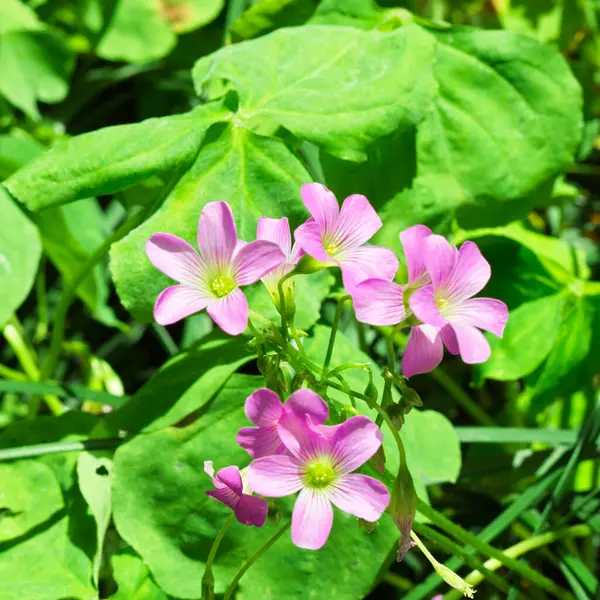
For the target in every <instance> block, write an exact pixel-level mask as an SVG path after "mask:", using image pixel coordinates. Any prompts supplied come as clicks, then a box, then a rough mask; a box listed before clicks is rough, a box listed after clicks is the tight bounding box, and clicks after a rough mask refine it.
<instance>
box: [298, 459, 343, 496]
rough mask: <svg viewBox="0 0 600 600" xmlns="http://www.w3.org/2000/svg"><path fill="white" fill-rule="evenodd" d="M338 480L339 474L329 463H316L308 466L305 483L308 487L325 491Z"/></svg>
mask: <svg viewBox="0 0 600 600" xmlns="http://www.w3.org/2000/svg"><path fill="white" fill-rule="evenodd" d="M336 479H337V473H336V471H335V469H334V468H333V466H332V465H331V464H329V463H328V462H324V461H319V460H317V461H314V462H310V463H308V464H307V465H306V468H305V472H304V482H305V484H306V487H309V488H313V489H318V490H320V489H323V488H326V487H328V486H329V485H331V484H332V483H333V482H334V481H335V480H336Z"/></svg>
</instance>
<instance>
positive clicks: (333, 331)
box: [321, 296, 352, 380]
mask: <svg viewBox="0 0 600 600" xmlns="http://www.w3.org/2000/svg"><path fill="white" fill-rule="evenodd" d="M351 299H352V296H342V297H341V298H340V299H339V300H338V305H337V308H336V309H335V316H334V317H333V323H332V324H331V333H330V334H329V344H328V345H327V354H325V361H324V362H323V372H322V374H321V380H323V379H325V377H326V376H327V370H328V369H329V363H330V362H331V357H332V356H333V347H334V345H335V336H336V334H337V330H338V327H339V324H340V319H341V318H342V311H343V309H344V302H346V300H351Z"/></svg>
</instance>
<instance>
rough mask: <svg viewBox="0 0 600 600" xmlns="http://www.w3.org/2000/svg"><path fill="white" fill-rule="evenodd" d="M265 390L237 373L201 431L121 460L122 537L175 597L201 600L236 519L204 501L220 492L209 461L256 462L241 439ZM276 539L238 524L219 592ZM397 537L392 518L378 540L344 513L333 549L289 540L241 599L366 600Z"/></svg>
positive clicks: (155, 439) (260, 567)
mask: <svg viewBox="0 0 600 600" xmlns="http://www.w3.org/2000/svg"><path fill="white" fill-rule="evenodd" d="M261 385H262V378H259V377H250V376H243V375H235V376H234V377H232V378H231V379H230V380H229V382H228V383H227V385H226V386H225V388H224V389H223V390H222V391H221V392H220V393H219V395H218V396H217V397H216V398H215V399H214V400H213V401H212V403H211V404H210V408H209V410H208V411H206V412H205V413H204V414H203V415H202V417H201V418H200V419H199V421H198V422H197V423H195V424H193V425H191V426H189V427H186V428H184V429H165V430H163V431H158V432H155V433H152V434H149V435H145V436H139V437H137V438H135V439H134V440H132V441H131V442H128V443H127V444H125V445H124V446H122V447H120V448H119V449H118V450H117V452H116V454H115V463H114V480H113V481H114V483H113V502H114V516H115V523H116V526H117V529H118V531H119V533H120V534H121V536H122V537H123V538H124V539H125V540H126V541H127V542H128V543H129V544H131V545H132V546H133V548H134V549H135V550H136V551H137V552H138V553H139V554H140V555H141V556H142V558H143V560H144V562H145V563H146V564H147V565H148V566H149V567H150V570H151V572H152V575H153V576H154V578H155V579H156V581H157V583H158V584H159V585H160V587H161V588H162V589H164V590H165V592H166V593H167V594H169V595H174V596H176V597H180V598H198V597H199V593H200V590H201V578H202V573H203V565H204V561H205V560H206V556H207V554H208V551H209V548H210V546H211V543H212V540H213V539H214V537H215V535H216V533H217V531H218V530H219V528H220V527H221V526H222V524H223V523H224V521H225V520H226V519H227V518H228V516H229V514H230V512H229V510H228V509H227V508H226V507H224V506H223V505H222V504H219V503H218V502H215V501H214V500H212V499H211V498H207V497H206V496H205V495H204V493H203V492H204V491H207V490H209V489H211V487H212V485H211V481H210V478H209V477H208V476H207V475H206V474H205V473H204V470H203V469H204V461H205V460H211V459H213V460H214V461H215V467H217V468H222V467H224V466H227V465H231V464H237V465H239V466H240V467H242V466H244V465H246V464H248V463H249V462H250V458H249V457H248V455H247V454H246V452H245V451H244V450H242V448H241V447H240V446H238V445H237V444H236V442H235V436H236V433H237V431H238V429H239V428H240V427H243V426H247V425H248V420H247V419H246V417H245V415H244V411H243V405H244V401H245V399H246V397H247V396H248V395H249V394H250V393H252V392H253V391H254V390H256V389H257V388H258V387H261ZM278 506H279V507H280V510H281V511H282V513H283V517H282V519H287V518H289V511H290V506H291V502H289V501H278ZM283 522H285V521H283V520H282V523H283ZM275 531H276V527H275V526H273V525H271V524H267V525H265V526H264V527H263V528H260V529H256V528H249V527H245V526H243V525H240V524H239V523H234V524H233V525H232V526H231V528H230V529H229V531H228V533H227V535H226V536H225V538H224V540H223V542H222V544H221V548H220V551H219V553H218V554H217V557H216V562H215V568H214V574H215V579H216V590H217V592H218V593H221V592H223V590H224V588H225V586H226V585H228V584H229V582H230V581H231V579H232V578H233V576H234V575H235V574H236V572H237V571H238V570H239V568H240V567H241V566H242V564H243V563H244V562H245V561H246V560H247V559H248V558H249V557H250V556H251V555H252V554H253V553H254V552H256V550H258V549H259V548H260V547H261V546H262V545H263V544H264V543H265V542H266V541H267V539H269V538H270V537H272V536H273V535H274V533H275ZM397 537H398V536H397V530H396V528H395V526H394V525H393V524H392V522H391V520H390V519H388V518H387V515H384V517H383V518H382V520H381V522H380V524H379V526H378V527H377V528H376V530H375V532H373V533H372V534H367V533H366V532H365V531H364V530H363V529H361V528H360V527H359V526H358V524H357V522H356V519H355V518H353V517H349V516H348V515H344V514H342V513H341V512H340V511H336V514H335V519H334V525H333V531H332V534H331V537H330V539H329V542H328V543H327V544H326V545H325V547H324V548H323V549H321V550H320V551H319V552H308V551H306V550H301V549H299V548H296V547H295V546H293V544H292V543H291V540H290V537H289V533H287V534H286V535H284V537H283V538H282V539H281V540H279V541H278V542H277V547H276V548H274V549H273V550H272V551H270V552H268V553H266V554H265V555H264V556H263V557H261V559H260V561H258V562H257V563H256V565H255V566H254V567H253V568H252V569H250V571H248V573H247V574H246V575H245V576H244V579H243V580H242V581H241V583H240V592H239V593H238V596H239V597H242V598H305V597H306V596H307V595H308V596H309V597H310V596H315V597H316V596H319V597H333V596H335V597H336V598H340V599H341V600H354V599H356V600H358V599H359V598H362V597H364V596H365V595H366V594H367V593H368V591H369V589H370V588H371V586H372V584H373V581H374V579H375V577H376V576H377V573H378V571H379V568H380V565H381V564H382V562H383V561H384V560H385V559H386V557H387V555H388V552H389V551H390V550H391V548H392V545H393V543H394V542H395V540H396V539H397ZM340 572H343V573H344V577H343V578H340V577H339V573H340ZM299 574H301V575H302V576H301V577H299V576H298V575H299Z"/></svg>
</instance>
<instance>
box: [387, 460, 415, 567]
mask: <svg viewBox="0 0 600 600" xmlns="http://www.w3.org/2000/svg"><path fill="white" fill-rule="evenodd" d="M388 512H389V513H390V515H391V516H392V519H394V523H396V525H397V526H398V529H399V530H400V533H401V536H400V542H399V545H398V556H397V558H396V560H397V561H398V562H401V561H402V559H403V558H404V556H405V554H406V553H407V552H408V551H409V550H410V549H411V548H412V546H413V545H414V544H413V543H412V541H411V538H410V531H411V529H412V525H413V521H414V519H415V514H416V512H417V493H416V492H415V486H414V484H413V480H412V477H411V476H410V473H409V472H408V469H407V468H406V465H402V466H401V467H400V470H399V471H398V477H396V481H395V482H394V487H393V489H392V498H391V500H390V504H389V506H388Z"/></svg>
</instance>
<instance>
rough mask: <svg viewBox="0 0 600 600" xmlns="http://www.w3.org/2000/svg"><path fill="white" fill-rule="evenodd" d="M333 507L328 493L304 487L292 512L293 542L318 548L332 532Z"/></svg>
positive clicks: (299, 545) (301, 545) (297, 544)
mask: <svg viewBox="0 0 600 600" xmlns="http://www.w3.org/2000/svg"><path fill="white" fill-rule="evenodd" d="M332 524H333V508H332V506H331V502H330V501H329V499H328V498H327V496H326V494H324V493H323V492H322V491H319V490H314V489H308V488H305V489H303V490H302V491H301V492H300V494H299V495H298V498H297V499H296V504H295V505H294V512H293V513H292V542H294V544H296V546H298V548H306V549H307V550H318V549H319V548H321V547H322V546H323V545H324V544H325V542H326V541H327V538H328V537H329V534H330V532H331V526H332Z"/></svg>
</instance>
